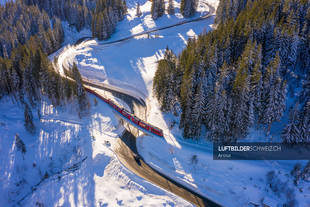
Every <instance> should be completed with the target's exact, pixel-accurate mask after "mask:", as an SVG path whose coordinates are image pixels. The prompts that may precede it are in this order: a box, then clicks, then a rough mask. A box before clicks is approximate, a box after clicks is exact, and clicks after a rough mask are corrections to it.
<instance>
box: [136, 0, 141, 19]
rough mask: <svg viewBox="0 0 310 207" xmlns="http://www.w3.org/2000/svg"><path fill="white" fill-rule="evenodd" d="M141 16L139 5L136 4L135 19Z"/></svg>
mask: <svg viewBox="0 0 310 207" xmlns="http://www.w3.org/2000/svg"><path fill="white" fill-rule="evenodd" d="M141 15H142V12H141V9H140V3H139V2H138V4H137V10H136V16H137V17H141Z"/></svg>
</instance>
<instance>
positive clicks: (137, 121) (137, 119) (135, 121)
mask: <svg viewBox="0 0 310 207" xmlns="http://www.w3.org/2000/svg"><path fill="white" fill-rule="evenodd" d="M131 121H132V122H133V123H135V124H136V125H139V122H140V121H141V120H140V119H139V118H138V117H136V116H131Z"/></svg>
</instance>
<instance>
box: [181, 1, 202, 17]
mask: <svg viewBox="0 0 310 207" xmlns="http://www.w3.org/2000/svg"><path fill="white" fill-rule="evenodd" d="M197 6H198V0H181V8H180V9H181V13H182V15H183V16H184V17H191V16H193V15H194V14H195V12H196V9H197Z"/></svg>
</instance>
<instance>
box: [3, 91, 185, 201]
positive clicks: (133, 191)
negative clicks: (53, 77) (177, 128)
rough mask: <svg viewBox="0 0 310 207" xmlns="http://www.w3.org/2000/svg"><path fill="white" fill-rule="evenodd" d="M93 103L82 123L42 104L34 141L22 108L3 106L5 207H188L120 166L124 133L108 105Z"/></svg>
mask: <svg viewBox="0 0 310 207" xmlns="http://www.w3.org/2000/svg"><path fill="white" fill-rule="evenodd" d="M93 99H94V97H93V96H90V101H91V103H92V107H91V111H90V114H89V115H88V116H86V117H83V118H82V119H80V118H79V117H78V115H77V114H76V113H75V111H74V110H71V109H68V108H59V109H55V108H53V107H52V106H51V105H50V104H48V102H47V101H44V102H43V104H42V106H41V117H40V120H39V118H38V116H37V112H36V111H34V112H33V114H34V122H35V125H36V127H37V131H36V133H35V135H34V136H32V135H30V134H29V133H28V132H27V131H25V128H24V126H23V110H22V109H21V107H18V106H16V104H14V103H12V101H11V99H9V98H5V99H2V100H1V102H0V104H1V111H0V135H1V137H0V152H1V156H0V165H1V168H0V181H1V185H0V192H1V194H0V203H1V206H12V205H16V204H17V203H18V202H20V204H21V206H40V204H43V205H44V206H117V205H124V206H140V205H142V206H158V205H163V206H165V205H172V204H176V205H180V206H187V205H189V204H188V203H187V202H185V201H183V200H182V199H180V198H177V197H176V196H174V195H171V194H169V193H167V192H165V191H163V190H161V189H159V188H157V187H154V186H153V185H151V184H149V183H148V182H145V181H144V180H143V179H141V178H139V177H137V176H135V175H134V174H132V173H131V172H129V171H128V170H127V169H126V168H124V167H123V166H122V165H121V164H120V162H119V161H118V160H117V158H116V156H115V155H114V153H113V148H114V145H115V144H116V142H117V139H118V138H117V137H118V133H120V132H121V131H122V127H121V126H120V125H119V124H118V121H117V119H116V118H115V116H114V114H113V112H112V110H111V108H109V107H108V105H106V104H105V103H103V102H101V101H99V100H98V105H97V106H95V105H94V102H93ZM16 134H18V136H19V137H20V139H21V140H22V141H23V142H24V144H25V147H26V152H25V153H22V152H21V151H20V150H19V149H20V148H19V147H18V146H17V144H16V142H15V138H14V137H15V136H16Z"/></svg>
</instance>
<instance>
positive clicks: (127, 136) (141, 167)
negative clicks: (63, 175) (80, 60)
mask: <svg viewBox="0 0 310 207" xmlns="http://www.w3.org/2000/svg"><path fill="white" fill-rule="evenodd" d="M206 4H207V3H206ZM207 5H208V6H209V8H210V11H209V13H208V14H207V15H205V16H203V17H199V18H196V19H192V20H185V21H183V22H180V23H177V24H174V25H170V26H165V27H161V28H157V29H154V30H149V31H145V32H142V33H138V34H135V35H132V36H130V37H126V38H123V39H119V40H116V41H111V42H105V43H101V44H102V45H107V44H114V43H117V42H123V41H126V40H129V39H132V38H134V37H136V36H140V35H145V34H149V33H152V32H156V31H160V30H164V29H168V28H172V27H176V26H179V25H183V24H188V23H191V22H197V21H201V20H204V19H207V18H210V17H211V16H214V11H215V9H214V7H212V6H211V5H209V4H207ZM87 39H89V37H84V38H81V39H79V40H78V41H77V42H76V43H75V45H78V44H80V43H81V42H83V41H85V40H87ZM83 83H84V86H86V87H87V86H91V87H93V88H97V89H100V90H106V91H109V92H111V93H112V94H113V95H114V96H116V97H118V98H120V99H122V100H123V101H125V102H126V103H127V104H128V106H129V107H130V108H131V109H132V111H133V113H134V114H135V115H136V116H137V117H139V118H141V119H143V120H146V104H145V102H144V100H142V99H141V98H136V97H134V96H132V95H130V94H127V93H126V92H122V91H119V90H115V89H114V88H109V87H108V86H106V85H104V84H98V83H93V82H90V81H86V80H84V81H83ZM136 136H138V130H137V129H135V128H133V127H130V126H127V128H126V130H125V131H124V132H123V134H122V136H121V139H120V140H119V142H118V144H119V146H118V148H117V149H116V150H115V153H116V155H117V157H118V158H119V160H120V162H121V163H122V164H123V165H124V166H125V167H127V168H128V169H129V170H130V171H132V172H133V173H135V174H136V175H138V176H140V177H142V178H144V179H146V180H148V181H150V182H151V183H153V184H155V185H157V186H160V187H161V188H163V189H165V190H167V191H169V192H171V193H173V194H175V195H178V196H180V197H182V198H183V199H185V200H187V201H189V202H190V203H192V204H194V205H196V206H201V207H220V206H221V205H219V204H218V203H216V202H214V201H212V200H211V199H209V198H206V197H204V196H202V195H200V194H198V193H197V192H195V191H193V190H191V189H190V188H188V187H186V186H184V185H182V184H180V183H177V182H176V181H174V180H173V179H171V178H169V177H168V176H166V175H164V174H162V173H160V172H158V171H157V170H155V169H153V168H152V167H151V166H150V165H148V164H147V163H145V162H144V160H143V158H141V157H140V156H139V154H138V151H137V147H136Z"/></svg>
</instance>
